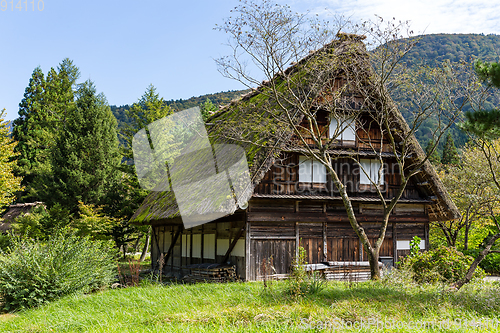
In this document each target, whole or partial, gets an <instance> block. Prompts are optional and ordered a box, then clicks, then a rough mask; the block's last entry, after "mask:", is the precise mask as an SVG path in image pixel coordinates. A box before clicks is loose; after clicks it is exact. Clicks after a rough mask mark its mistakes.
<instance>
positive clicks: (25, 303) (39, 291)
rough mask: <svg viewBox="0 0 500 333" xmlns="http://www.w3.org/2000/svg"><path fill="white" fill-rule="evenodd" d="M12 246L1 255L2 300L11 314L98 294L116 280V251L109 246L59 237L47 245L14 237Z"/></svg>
mask: <svg viewBox="0 0 500 333" xmlns="http://www.w3.org/2000/svg"><path fill="white" fill-rule="evenodd" d="M10 243H11V246H10V248H9V249H8V250H7V251H5V252H3V251H2V252H0V298H1V303H3V304H2V306H3V308H4V310H7V311H12V310H16V309H22V308H30V307H35V306H38V305H41V304H43V303H47V302H50V301H53V300H55V299H58V298H60V297H62V296H65V295H68V294H72V293H77V292H90V291H92V290H97V289H100V288H102V287H105V286H107V285H108V284H109V283H110V282H111V281H112V280H113V279H114V276H115V267H116V266H115V260H114V258H115V251H113V250H112V247H111V246H110V244H108V243H106V242H102V241H92V240H90V239H89V238H88V237H77V236H75V235H67V234H56V235H54V236H51V237H50V238H48V239H47V241H46V242H43V243H42V242H36V241H34V240H31V239H24V240H22V239H20V238H17V237H15V236H12V237H11V240H10Z"/></svg>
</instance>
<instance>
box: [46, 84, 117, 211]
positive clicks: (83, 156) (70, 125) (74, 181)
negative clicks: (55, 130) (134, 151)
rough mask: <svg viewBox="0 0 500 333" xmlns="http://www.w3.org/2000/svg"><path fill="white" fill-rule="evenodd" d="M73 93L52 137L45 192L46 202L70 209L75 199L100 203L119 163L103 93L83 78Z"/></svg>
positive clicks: (114, 180)
mask: <svg viewBox="0 0 500 333" xmlns="http://www.w3.org/2000/svg"><path fill="white" fill-rule="evenodd" d="M76 96H77V99H76V102H75V108H71V109H68V110H67V113H66V121H65V125H64V127H63V128H62V129H61V130H60V134H59V136H58V138H57V140H56V146H55V148H54V150H53V154H52V170H53V179H52V182H51V184H50V186H48V188H47V191H46V193H45V200H46V202H48V203H49V204H53V203H56V202H59V203H60V204H62V205H63V206H65V207H69V208H71V209H72V210H76V209H77V207H78V203H79V201H81V202H84V203H86V204H96V205H98V204H101V203H102V202H103V201H104V199H105V197H106V195H107V193H108V191H109V189H110V188H113V187H114V186H116V183H117V182H118V178H119V170H118V166H119V164H120V155H119V152H118V138H117V134H116V119H115V117H114V116H113V114H112V113H111V109H110V108H109V106H108V104H107V102H106V99H105V97H104V95H102V94H99V95H97V93H96V89H95V87H94V84H93V83H92V82H91V81H86V82H85V83H83V84H81V85H79V88H78V90H77V93H76Z"/></svg>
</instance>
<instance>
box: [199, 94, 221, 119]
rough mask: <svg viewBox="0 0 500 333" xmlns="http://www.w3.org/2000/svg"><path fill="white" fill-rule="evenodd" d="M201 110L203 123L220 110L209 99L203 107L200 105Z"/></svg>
mask: <svg viewBox="0 0 500 333" xmlns="http://www.w3.org/2000/svg"><path fill="white" fill-rule="evenodd" d="M200 109H201V115H202V117H203V121H205V122H206V121H207V119H208V118H209V117H210V116H211V115H213V114H215V113H216V112H217V111H218V110H219V109H218V108H217V106H216V105H215V104H214V103H212V101H211V100H210V98H208V97H207V99H206V100H205V102H204V103H203V104H202V105H200Z"/></svg>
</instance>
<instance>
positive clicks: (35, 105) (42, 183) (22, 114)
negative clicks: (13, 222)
mask: <svg viewBox="0 0 500 333" xmlns="http://www.w3.org/2000/svg"><path fill="white" fill-rule="evenodd" d="M78 76H79V72H78V68H77V67H76V66H74V65H73V62H72V61H71V60H69V59H67V58H66V59H64V60H63V61H62V62H61V64H60V65H59V66H58V69H57V71H56V70H55V69H54V68H51V69H50V71H49V73H48V75H47V78H46V79H45V77H44V74H43V72H42V69H41V68H40V67H37V68H35V70H34V71H33V74H32V76H31V79H30V82H29V85H28V87H27V88H26V90H25V93H24V98H23V100H22V101H21V103H20V104H19V118H17V119H16V120H15V121H14V127H13V137H14V139H15V140H16V141H17V142H18V145H17V146H16V152H17V153H19V155H18V157H17V159H18V167H17V168H16V175H17V176H20V177H23V185H24V186H25V191H24V192H23V193H20V194H19V196H20V198H19V201H35V200H40V199H41V198H40V195H41V194H40V192H41V191H43V189H44V188H46V186H47V184H46V181H47V178H48V177H50V175H51V173H52V170H51V163H50V156H51V149H52V148H53V147H54V145H55V141H56V137H57V135H58V129H59V128H61V127H62V124H63V122H64V118H65V113H66V112H67V111H68V110H69V109H71V108H72V107H73V106H74V94H73V86H74V84H75V81H76V79H77V78H78Z"/></svg>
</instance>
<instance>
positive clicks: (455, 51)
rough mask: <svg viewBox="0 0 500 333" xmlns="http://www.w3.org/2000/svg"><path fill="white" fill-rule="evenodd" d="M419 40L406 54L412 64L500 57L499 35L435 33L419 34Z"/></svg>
mask: <svg viewBox="0 0 500 333" xmlns="http://www.w3.org/2000/svg"><path fill="white" fill-rule="evenodd" d="M421 38H422V39H421V40H420V42H419V43H418V44H417V45H416V47H415V48H413V50H412V51H411V52H409V53H408V54H407V55H406V61H407V62H408V63H409V64H412V65H419V64H421V63H425V64H428V65H435V64H436V63H437V62H440V61H443V60H450V61H459V60H472V59H476V58H480V59H483V60H487V61H495V60H498V59H499V57H500V36H499V35H486V36H485V35H482V34H435V35H425V36H421Z"/></svg>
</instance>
